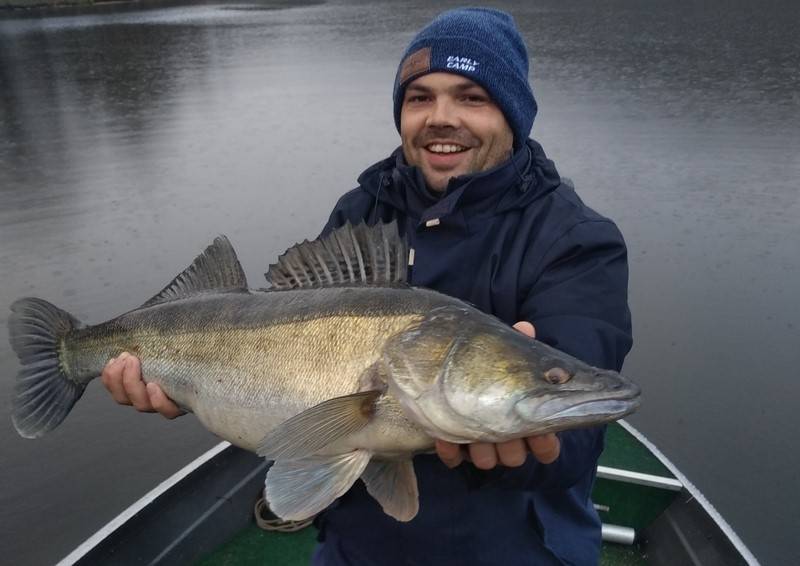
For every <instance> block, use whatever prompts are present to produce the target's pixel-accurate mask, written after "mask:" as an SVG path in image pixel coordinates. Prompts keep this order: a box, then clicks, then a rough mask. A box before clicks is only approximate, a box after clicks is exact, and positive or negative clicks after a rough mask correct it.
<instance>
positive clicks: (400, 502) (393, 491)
mask: <svg viewBox="0 0 800 566" xmlns="http://www.w3.org/2000/svg"><path fill="white" fill-rule="evenodd" d="M361 479H362V480H363V481H364V483H365V484H366V485H367V491H368V492H369V494H370V495H371V496H372V497H374V498H375V499H376V500H377V501H378V503H380V504H381V507H383V511H384V512H385V513H386V514H387V515H390V516H391V517H394V518H395V519H397V520H398V521H404V522H405V521H410V520H411V519H413V518H414V517H416V516H417V511H419V491H418V490H417V476H416V475H415V474H414V464H413V462H411V460H392V461H387V460H384V461H381V460H372V461H371V462H370V463H369V465H368V466H367V468H366V469H365V470H364V473H363V474H362V475H361Z"/></svg>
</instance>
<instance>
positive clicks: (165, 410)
mask: <svg viewBox="0 0 800 566" xmlns="http://www.w3.org/2000/svg"><path fill="white" fill-rule="evenodd" d="M146 387H147V395H148V397H149V398H150V406H152V407H153V409H155V410H156V411H158V413H159V414H161V416H163V417H166V418H168V419H174V418H175V417H179V416H181V415H183V414H185V411H184V410H183V409H181V408H180V407H178V406H177V405H176V404H175V403H173V402H172V401H171V400H170V398H169V397H167V395H166V393H164V390H163V389H161V388H160V387H159V386H158V384H156V383H148V384H147V386H146Z"/></svg>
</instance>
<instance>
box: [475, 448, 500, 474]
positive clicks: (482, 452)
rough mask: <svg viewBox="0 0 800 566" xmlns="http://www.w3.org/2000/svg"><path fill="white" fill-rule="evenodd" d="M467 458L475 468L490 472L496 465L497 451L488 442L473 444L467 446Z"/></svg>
mask: <svg viewBox="0 0 800 566" xmlns="http://www.w3.org/2000/svg"><path fill="white" fill-rule="evenodd" d="M469 457H470V459H471V460H472V463H473V464H474V465H475V467H476V468H480V469H481V470H491V469H492V468H494V467H495V466H496V465H497V449H496V448H495V445H494V444H489V443H488V442H473V443H472V444H470V445H469Z"/></svg>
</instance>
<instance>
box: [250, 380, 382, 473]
mask: <svg viewBox="0 0 800 566" xmlns="http://www.w3.org/2000/svg"><path fill="white" fill-rule="evenodd" d="M380 395H381V392H380V391H362V392H360V393H353V394H352V395H345V396H344V397H336V398H334V399H329V400H327V401H324V402H323V403H320V404H319V405H315V406H314V407H311V408H310V409H307V410H305V411H303V412H302V413H300V414H299V415H295V416H294V417H292V418H291V419H289V420H287V421H285V422H283V423H282V424H281V425H279V426H278V427H277V428H276V429H274V430H273V431H271V432H270V433H269V434H267V435H266V436H265V437H264V439H263V440H262V441H261V442H260V443H259V445H258V449H257V450H256V452H257V453H258V455H259V456H264V457H265V458H268V459H270V460H287V459H288V460H291V459H297V458H306V457H308V456H311V455H312V454H314V453H316V452H318V451H319V450H320V449H322V448H324V447H325V446H327V445H328V444H330V443H331V442H334V441H335V440H338V439H340V438H343V437H345V436H347V435H349V434H353V433H354V432H356V431H358V430H360V429H361V428H362V427H364V425H366V424H367V423H368V422H369V421H370V419H371V418H372V415H373V414H374V412H375V400H376V399H377V398H378V397H379V396H380Z"/></svg>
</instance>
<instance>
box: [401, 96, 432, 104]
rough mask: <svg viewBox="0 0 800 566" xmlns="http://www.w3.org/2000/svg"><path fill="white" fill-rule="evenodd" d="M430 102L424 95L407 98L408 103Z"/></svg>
mask: <svg viewBox="0 0 800 566" xmlns="http://www.w3.org/2000/svg"><path fill="white" fill-rule="evenodd" d="M426 100H428V97H427V96H425V95H424V94H414V95H411V96H409V97H408V98H406V102H412V103H413V102H425V101H426Z"/></svg>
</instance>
